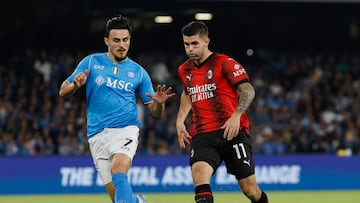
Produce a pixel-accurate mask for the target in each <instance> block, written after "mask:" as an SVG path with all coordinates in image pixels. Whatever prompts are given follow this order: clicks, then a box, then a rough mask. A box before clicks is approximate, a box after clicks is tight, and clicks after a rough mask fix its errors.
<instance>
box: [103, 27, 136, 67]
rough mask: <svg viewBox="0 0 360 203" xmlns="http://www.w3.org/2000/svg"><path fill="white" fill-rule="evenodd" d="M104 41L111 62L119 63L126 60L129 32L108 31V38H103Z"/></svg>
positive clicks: (119, 30)
mask: <svg viewBox="0 0 360 203" xmlns="http://www.w3.org/2000/svg"><path fill="white" fill-rule="evenodd" d="M104 41H105V44H106V45H107V46H108V51H109V56H110V58H111V59H112V60H113V61H116V62H119V61H122V60H124V59H125V58H126V56H127V53H128V51H129V47H130V33H129V30H127V29H113V30H110V33H109V37H104Z"/></svg>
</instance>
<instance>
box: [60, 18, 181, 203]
mask: <svg viewBox="0 0 360 203" xmlns="http://www.w3.org/2000/svg"><path fill="white" fill-rule="evenodd" d="M131 33H132V27H131V25H130V22H129V20H128V19H127V18H126V17H123V16H116V17H113V18H111V19H109V20H108V21H107V22H106V25H105V35H104V42H105V44H106V46H107V47H108V51H107V52H105V53H95V54H91V55H88V56H86V57H85V58H83V59H82V60H81V61H80V63H79V64H78V65H77V67H76V69H75V70H74V72H73V73H72V74H71V75H70V76H69V77H68V78H67V79H66V80H65V81H64V82H63V83H62V85H61V87H60V90H59V95H60V96H61V97H67V96H70V95H72V94H73V93H74V92H75V91H76V90H77V89H78V88H80V87H81V86H84V85H85V86H86V115H87V136H88V140H89V147H90V151H91V155H92V158H93V161H94V165H95V167H96V169H97V171H98V172H99V174H100V176H101V178H102V180H103V182H104V185H105V188H106V190H107V192H108V193H109V195H110V198H111V199H112V201H113V202H116V203H120V202H121V203H143V202H145V197H144V196H143V195H142V194H139V195H134V194H133V192H132V188H131V185H130V183H129V181H128V177H127V173H128V170H129V169H130V167H131V163H132V160H133V158H134V155H135V153H136V150H137V147H138V137H139V125H140V122H139V121H138V120H137V106H136V97H137V96H139V98H141V99H142V101H143V103H144V104H146V105H147V106H148V108H149V111H150V112H151V114H152V115H153V116H155V117H159V116H160V115H161V114H162V112H163V111H164V110H165V102H166V101H167V100H168V99H169V98H170V97H172V96H174V95H175V93H172V90H171V87H166V85H157V88H156V91H154V89H153V84H152V81H151V78H150V76H149V74H148V73H147V72H146V70H145V69H144V68H143V67H142V66H140V65H139V64H137V63H136V62H135V61H133V60H131V59H130V58H129V57H128V56H127V54H128V51H129V47H130V39H131Z"/></svg>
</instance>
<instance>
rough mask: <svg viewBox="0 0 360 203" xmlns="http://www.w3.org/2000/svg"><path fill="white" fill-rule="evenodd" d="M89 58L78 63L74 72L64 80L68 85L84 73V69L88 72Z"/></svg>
mask: <svg viewBox="0 0 360 203" xmlns="http://www.w3.org/2000/svg"><path fill="white" fill-rule="evenodd" d="M90 59H91V56H87V57H85V58H84V59H82V60H81V61H80V63H79V64H78V65H77V66H76V68H75V70H74V72H73V73H72V74H71V75H70V76H69V77H68V78H67V79H66V80H67V81H68V82H69V83H72V82H73V81H74V79H75V76H76V75H77V74H79V73H81V72H84V71H85V70H86V69H89V70H90V67H89V64H90Z"/></svg>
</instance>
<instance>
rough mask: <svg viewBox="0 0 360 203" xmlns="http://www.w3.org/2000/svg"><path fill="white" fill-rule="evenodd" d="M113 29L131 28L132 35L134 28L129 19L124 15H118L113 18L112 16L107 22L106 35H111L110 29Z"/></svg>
mask: <svg viewBox="0 0 360 203" xmlns="http://www.w3.org/2000/svg"><path fill="white" fill-rule="evenodd" d="M112 29H127V30H129V33H130V35H131V33H132V30H133V28H132V26H131V24H130V21H129V19H128V18H126V17H124V16H122V15H118V16H115V17H113V18H110V19H109V20H108V21H107V22H106V24H105V33H104V36H105V37H109V33H110V30H112Z"/></svg>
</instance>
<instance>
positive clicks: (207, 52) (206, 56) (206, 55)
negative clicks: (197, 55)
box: [197, 50, 213, 65]
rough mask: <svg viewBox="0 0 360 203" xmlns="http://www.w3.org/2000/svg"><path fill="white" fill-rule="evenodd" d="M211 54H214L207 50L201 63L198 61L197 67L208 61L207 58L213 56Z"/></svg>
mask: <svg viewBox="0 0 360 203" xmlns="http://www.w3.org/2000/svg"><path fill="white" fill-rule="evenodd" d="M211 54H213V52H212V51H210V50H207V51H205V52H204V55H203V56H202V57H201V59H200V60H199V61H197V65H199V64H201V63H203V62H204V61H206V59H207V58H209V56H211Z"/></svg>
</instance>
